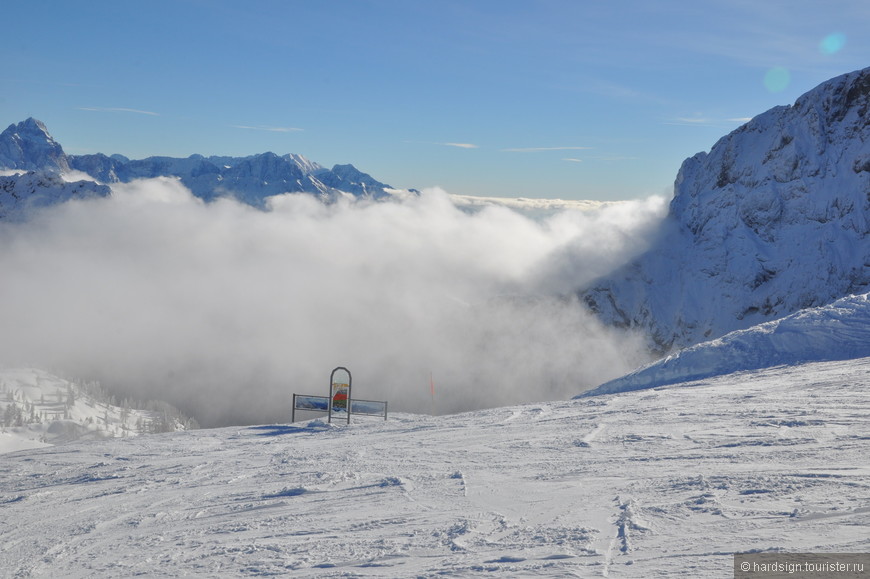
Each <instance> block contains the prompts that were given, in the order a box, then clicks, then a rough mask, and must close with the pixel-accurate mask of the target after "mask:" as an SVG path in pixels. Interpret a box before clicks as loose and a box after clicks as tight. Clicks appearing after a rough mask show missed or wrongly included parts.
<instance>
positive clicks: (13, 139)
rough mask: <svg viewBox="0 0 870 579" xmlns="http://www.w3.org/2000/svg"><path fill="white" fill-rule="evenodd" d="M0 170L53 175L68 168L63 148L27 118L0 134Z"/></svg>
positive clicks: (34, 121)
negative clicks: (52, 172) (47, 172)
mask: <svg viewBox="0 0 870 579" xmlns="http://www.w3.org/2000/svg"><path fill="white" fill-rule="evenodd" d="M0 168H6V169H17V170H23V171H45V170H48V171H56V172H57V171H68V170H69V168H70V167H69V161H68V159H67V156H66V154H65V153H64V152H63V148H62V147H61V146H60V145H59V144H58V143H57V142H56V141H55V140H54V139H53V138H52V137H51V135H49V134H48V129H46V128H45V125H44V124H42V123H41V122H40V121H37V120H36V119H34V118H32V117H31V118H29V119H27V120H26V121H22V122H20V123H18V124H17V125H9V127H8V128H7V129H6V130H5V131H3V132H2V133H0Z"/></svg>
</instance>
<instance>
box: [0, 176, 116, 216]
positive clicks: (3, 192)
mask: <svg viewBox="0 0 870 579" xmlns="http://www.w3.org/2000/svg"><path fill="white" fill-rule="evenodd" d="M110 194H111V190H110V189H109V187H108V186H106V185H100V184H99V183H95V182H94V181H88V180H84V181H67V180H66V179H64V178H63V177H62V175H61V174H60V173H54V172H44V171H38V172H37V171H28V172H26V173H19V174H10V175H5V176H3V175H0V220H6V221H20V220H23V219H26V217H27V214H28V212H29V211H31V210H32V209H36V208H39V207H46V206H49V205H54V204H56V203H63V202H64V201H69V200H70V199H86V198H89V197H106V196H108V195H110Z"/></svg>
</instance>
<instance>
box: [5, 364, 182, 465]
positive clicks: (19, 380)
mask: <svg viewBox="0 0 870 579" xmlns="http://www.w3.org/2000/svg"><path fill="white" fill-rule="evenodd" d="M191 427H196V423H195V422H194V421H193V420H191V419H190V418H187V417H185V416H184V415H182V414H181V413H180V412H179V411H178V410H177V409H175V408H173V407H172V406H170V405H169V404H166V403H163V402H156V401H148V402H142V401H135V400H122V401H120V402H118V401H116V400H115V399H114V396H113V395H112V394H110V393H109V392H108V391H106V389H105V388H103V387H102V386H100V384H98V383H95V382H81V381H78V382H75V381H71V380H67V379H64V378H60V377H58V376H56V375H54V374H51V373H49V372H46V371H44V370H39V369H36V368H0V454H3V453H8V452H15V451H18V450H23V449H30V448H41V447H44V446H53V445H57V444H66V443H70V442H74V441H78V440H99V439H104V438H115V437H122V438H123V437H128V436H137V435H140V434H153V433H158V432H172V431H177V430H186V429H189V428H191Z"/></svg>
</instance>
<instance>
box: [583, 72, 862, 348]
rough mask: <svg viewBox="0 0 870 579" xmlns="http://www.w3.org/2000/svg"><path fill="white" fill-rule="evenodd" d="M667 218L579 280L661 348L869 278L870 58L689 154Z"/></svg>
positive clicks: (599, 305) (774, 314) (602, 311)
mask: <svg viewBox="0 0 870 579" xmlns="http://www.w3.org/2000/svg"><path fill="white" fill-rule="evenodd" d="M665 225H666V226H665V230H664V231H663V232H662V235H661V237H660V239H659V241H658V242H657V243H656V244H655V245H654V246H653V247H652V248H651V249H650V250H649V251H648V252H647V253H646V254H645V255H643V256H642V257H640V258H639V259H637V260H636V261H634V262H633V263H631V264H630V265H628V266H626V267H623V268H622V269H620V270H618V271H617V272H616V273H614V274H612V275H610V276H608V277H607V278H605V279H602V280H599V281H598V282H597V283H595V284H594V285H592V286H591V287H589V288H586V289H585V290H583V291H581V292H580V293H581V295H582V296H583V298H584V299H585V301H586V303H588V304H589V306H590V307H591V308H592V309H593V310H594V311H596V312H598V314H599V315H600V316H601V318H602V319H603V320H605V321H606V322H608V323H611V324H615V325H620V326H631V327H639V328H642V329H644V330H646V331H647V332H649V335H650V336H651V339H652V342H653V343H654V345H655V346H656V347H657V348H659V349H660V350H662V351H667V350H668V349H670V348H671V347H682V346H687V345H691V344H696V343H699V342H702V341H704V340H707V339H711V338H715V337H718V336H721V335H723V334H725V333H727V332H730V331H733V330H737V329H743V328H748V327H750V326H753V325H755V324H759V323H762V322H765V321H768V320H772V319H775V318H778V317H782V316H784V315H787V314H790V313H793V312H796V311H799V310H801V309H803V308H808V307H813V306H819V305H823V304H827V303H830V302H832V301H834V300H836V299H838V298H841V297H844V296H847V295H849V294H854V293H862V292H866V291H867V290H868V288H870V68H867V69H863V70H859V71H856V72H852V73H849V74H845V75H843V76H840V77H837V78H834V79H832V80H830V81H828V82H825V83H823V84H822V85H820V86H818V87H817V88H815V89H813V90H811V91H810V92H808V93H806V94H805V95H803V96H801V97H800V98H799V99H798V100H797V101H796V102H795V103H794V105H792V106H781V107H776V108H774V109H771V110H770V111H767V112H766V113H763V114H761V115H759V116H757V117H755V118H754V119H752V120H751V121H750V122H748V123H746V124H745V125H743V126H742V127H740V128H739V129H737V130H735V131H734V132H732V133H731V134H729V135H727V136H725V137H723V138H722V139H720V140H719V142H717V143H716V144H715V145H714V146H713V148H712V149H711V150H710V152H709V153H698V154H697V155H695V156H694V157H692V158H690V159H688V160H686V161H685V162H684V163H683V165H682V167H681V169H680V171H679V174H678V176H677V179H676V183H675V192H674V198H673V201H672V202H671V205H670V211H669V216H668V219H667V220H666V224H665Z"/></svg>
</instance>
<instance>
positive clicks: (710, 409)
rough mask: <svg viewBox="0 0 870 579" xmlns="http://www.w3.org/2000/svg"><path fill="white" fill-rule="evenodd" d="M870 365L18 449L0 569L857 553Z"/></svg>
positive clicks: (455, 567)
mask: <svg viewBox="0 0 870 579" xmlns="http://www.w3.org/2000/svg"><path fill="white" fill-rule="evenodd" d="M868 377H870V358H864V359H859V360H853V361H849V362H825V363H812V364H804V365H800V366H795V367H787V368H773V369H768V370H764V371H756V372H752V373H748V374H742V375H729V376H723V377H721V378H716V379H711V380H707V381H704V382H690V383H683V384H676V385H673V386H668V387H664V388H659V389H656V390H654V391H639V392H628V393H623V394H619V395H610V396H595V397H591V398H584V399H580V400H572V401H563V402H550V403H546V404H533V405H526V406H515V407H507V408H497V409H491V410H483V411H477V412H471V413H465V414H458V415H453V416H442V417H430V416H422V415H407V414H405V415H402V414H398V415H391V416H390V419H389V420H388V421H386V422H385V421H383V420H381V419H380V418H369V419H365V418H361V417H360V418H358V419H355V420H354V422H353V423H352V424H351V425H350V426H345V425H339V424H335V423H334V424H332V425H329V424H326V423H325V422H324V421H322V420H313V421H309V422H301V423H297V424H274V425H265V426H252V427H235V428H223V429H213V430H192V431H189V432H181V433H170V434H165V435H155V436H139V437H128V438H113V439H110V440H103V441H94V442H88V443H73V444H69V445H65V446H59V447H55V448H50V449H36V450H30V451H27V452H19V453H13V454H6V455H4V456H3V457H2V458H3V460H2V465H3V466H2V468H0V512H2V521H3V523H2V524H0V569H2V571H0V575H4V576H9V577H69V578H71V579H75V578H102V577H132V576H137V575H141V576H148V577H180V576H188V575H197V576H208V577H246V576H257V577H261V576H280V577H306V578H313V577H324V578H325V577H378V578H386V579H392V578H405V577H637V578H643V579H649V578H651V577H721V578H725V577H732V576H733V563H734V559H733V554H734V553H737V552H747V551H756V552H766V553H782V552H792V553H793V552H831V553H866V552H868V551H870V536H868V533H867V528H868V526H870V509H868V506H867V505H868V504H870V485H868V484H867V481H868V477H870V468H868V466H867V460H866V454H867V441H868V439H870V421H868V420H867V416H868V414H870V398H868V395H867V393H868V391H870V379H868ZM288 410H289V409H288Z"/></svg>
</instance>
